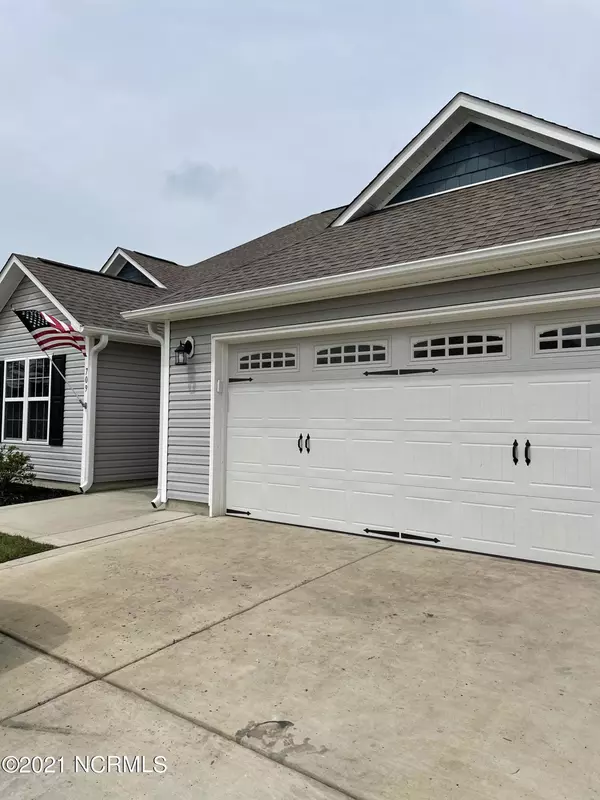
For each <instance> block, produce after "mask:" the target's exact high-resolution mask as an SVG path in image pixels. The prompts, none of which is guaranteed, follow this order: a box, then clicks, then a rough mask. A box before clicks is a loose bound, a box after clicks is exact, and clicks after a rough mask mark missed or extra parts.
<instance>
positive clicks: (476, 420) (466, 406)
mask: <svg viewBox="0 0 600 800" xmlns="http://www.w3.org/2000/svg"><path fill="white" fill-rule="evenodd" d="M517 395H518V390H517V388H516V387H515V383H514V381H506V380H504V381H503V382H500V381H490V380H489V379H488V380H482V381H476V382H471V383H464V382H461V383H459V385H458V386H457V387H456V391H455V398H456V409H457V420H458V422H459V423H460V425H459V426H458V429H459V430H462V431H470V432H475V431H484V432H491V431H494V430H502V431H506V430H507V429H510V428H511V427H512V428H513V429H515V430H516V429H518V428H520V427H521V426H520V425H519V424H518V422H519V409H518V403H517Z"/></svg>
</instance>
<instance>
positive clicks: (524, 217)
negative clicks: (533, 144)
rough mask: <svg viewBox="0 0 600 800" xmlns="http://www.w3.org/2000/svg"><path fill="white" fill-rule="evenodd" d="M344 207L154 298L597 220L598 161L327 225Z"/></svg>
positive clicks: (398, 258)
mask: <svg viewBox="0 0 600 800" xmlns="http://www.w3.org/2000/svg"><path fill="white" fill-rule="evenodd" d="M338 215H339V209H334V210H333V211H328V212H324V213H323V214H316V215H313V216H312V217H307V218H306V219H304V220H300V222H298V223H295V224H293V225H289V226H286V228H284V229H281V231H286V233H285V236H284V238H283V241H284V242H290V243H289V244H284V246H283V247H281V248H276V249H275V251H273V250H271V252H270V253H269V252H266V253H263V252H262V251H261V246H260V244H259V245H258V246H256V244H255V243H257V242H259V241H260V240H255V241H254V242H250V243H248V244H247V245H242V247H241V248H235V249H234V250H233V251H228V252H227V253H223V254H221V255H220V256H215V257H213V258H211V259H207V260H206V261H203V262H200V263H199V264H197V265H195V268H194V269H193V271H191V272H190V273H189V278H188V280H187V281H186V284H185V286H182V287H181V288H180V289H179V290H178V291H176V292H173V293H169V294H168V295H166V294H165V293H163V294H162V296H161V297H160V299H159V301H158V302H157V303H155V305H163V304H166V303H171V302H173V303H175V302H182V301H186V300H194V299H200V298H208V297H215V296H218V295H223V294H230V293H234V292H239V291H244V290H251V289H261V288H266V287H270V286H276V285H279V284H289V283H294V282H297V281H302V280H308V279H311V278H321V277H328V276H333V275H341V274H344V273H348V272H355V271H359V270H368V269H373V268H375V267H381V266H386V265H389V264H395V263H404V262H411V261H418V260H421V259H425V258H429V257H432V256H441V255H448V254H450V253H460V252H466V251H470V250H478V249H482V248H486V247H492V246H494V245H502V244H509V243H514V242H519V241H527V240H530V239H539V238H543V237H547V236H552V235H557V234H563V233H570V232H575V231H581V230H586V229H591V228H596V227H600V162H599V161H583V162H576V163H568V164H562V165H558V166H553V167H549V168H547V169H543V170H539V171H537V172H529V173H521V174H519V175H513V176H511V177H509V178H506V179H503V180H499V181H491V182H488V183H480V184H475V185H473V186H468V187H464V188H462V189H460V190H457V191H453V192H447V193H444V194H438V195H433V196H432V197H426V198H420V199H418V200H415V201H412V202H407V203H402V204H399V205H397V206H392V207H390V208H388V209H385V210H383V211H378V212H376V213H374V214H371V215H370V216H366V217H363V218H361V219H357V220H355V221H352V222H349V223H347V224H345V225H342V226H339V227H334V228H331V227H328V226H329V224H330V222H331V221H332V220H333V219H335V218H336V216H338ZM307 230H308V233H307ZM295 232H296V234H298V239H296V236H295ZM277 233H279V232H275V234H277ZM300 234H303V235H300ZM272 235H273V234H272ZM268 238H269V237H268V236H267V237H262V239H263V240H265V239H266V240H268ZM268 249H269V248H268V247H267V248H266V250H267V251H268ZM245 259H247V260H245ZM138 307H140V308H141V307H143V306H138Z"/></svg>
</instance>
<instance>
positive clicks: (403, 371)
mask: <svg viewBox="0 0 600 800" xmlns="http://www.w3.org/2000/svg"><path fill="white" fill-rule="evenodd" d="M423 372H438V370H437V369H436V368H435V367H431V369H379V370H371V371H370V372H363V375H420V374H421V373H423Z"/></svg>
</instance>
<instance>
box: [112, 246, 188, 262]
mask: <svg viewBox="0 0 600 800" xmlns="http://www.w3.org/2000/svg"><path fill="white" fill-rule="evenodd" d="M122 249H123V250H126V251H127V252H129V253H135V254H136V255H138V256H144V257H145V258H151V259H153V260H154V261H163V262H164V263H165V264H173V266H175V267H183V266H185V265H184V264H178V263H177V261H171V260H170V259H169V258H161V257H160V256H151V255H150V253H142V251H141V250H129V248H128V247H123V248H122Z"/></svg>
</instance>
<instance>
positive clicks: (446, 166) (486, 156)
mask: <svg viewBox="0 0 600 800" xmlns="http://www.w3.org/2000/svg"><path fill="white" fill-rule="evenodd" d="M566 160H567V159H566V158H563V157H562V156H558V155H556V154H555V153H550V152H549V151H547V150H542V149H541V148H539V147H536V146H535V145H532V144H526V143H525V142H521V141H519V140H518V139H513V138H512V137H511V136H505V135H504V134H502V133H496V131H492V130H490V129H489V128H484V127H483V126H481V125H476V124H475V123H474V122H469V123H468V124H467V125H465V127H464V128H463V129H462V131H460V133H458V134H457V135H456V136H455V137H454V139H452V141H451V142H449V143H448V144H447V145H446V147H444V149H443V150H441V151H440V152H439V153H438V154H437V155H436V156H434V158H432V159H431V161H430V162H429V163H428V164H427V165H426V166H425V167H424V168H423V169H422V170H421V171H420V172H419V173H418V174H417V175H415V177H414V178H413V179H412V180H411V181H409V182H408V183H407V184H406V186H404V187H403V188H402V189H401V190H400V191H399V192H398V194H397V195H395V196H394V197H393V198H392V199H391V200H390V203H400V202H402V201H403V200H413V199H414V198H416V197H423V196H425V195H428V194H436V193H437V192H443V191H446V190H447V189H457V188H458V187H459V186H469V185H470V184H473V183H480V182H481V181H488V180H490V179H491V178H501V177H503V176H504V175H512V174H514V173H516V172H525V171H526V170H528V169H535V168H537V167H545V166H549V165H550V164H558V163H560V162H561V161H566Z"/></svg>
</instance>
